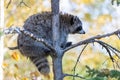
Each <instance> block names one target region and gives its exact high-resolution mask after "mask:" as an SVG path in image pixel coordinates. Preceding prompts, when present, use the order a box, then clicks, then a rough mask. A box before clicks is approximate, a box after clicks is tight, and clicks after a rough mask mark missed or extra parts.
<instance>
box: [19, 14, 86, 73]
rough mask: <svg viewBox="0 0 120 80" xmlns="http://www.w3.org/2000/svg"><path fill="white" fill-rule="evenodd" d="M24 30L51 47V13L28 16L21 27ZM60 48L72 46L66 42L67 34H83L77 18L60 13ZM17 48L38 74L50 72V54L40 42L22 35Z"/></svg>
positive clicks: (80, 23)
mask: <svg viewBox="0 0 120 80" xmlns="http://www.w3.org/2000/svg"><path fill="white" fill-rule="evenodd" d="M23 27H24V29H25V30H27V31H29V32H31V33H33V34H34V35H37V36H39V37H40V38H43V39H45V40H46V41H47V42H48V43H49V44H50V45H53V39H52V13H51V12H43V13H37V14H34V15H32V16H30V17H29V18H28V19H27V20H26V21H25V24H24V25H23ZM59 31H60V40H59V42H60V47H61V48H63V49H64V48H66V47H68V46H70V45H71V44H72V42H67V37H68V34H75V33H78V34H85V31H84V30H83V28H82V22H81V21H80V19H79V18H78V17H77V16H73V15H70V14H67V13H64V14H63V13H60V30H59ZM17 43H18V48H19V51H20V52H21V54H23V55H25V56H26V57H29V58H30V60H31V61H32V62H33V63H34V64H35V65H36V67H37V68H38V70H39V72H40V73H42V74H44V75H46V74H49V72H50V67H49V63H48V60H47V56H48V55H49V54H50V53H51V51H50V49H49V48H47V47H46V46H45V45H44V44H43V43H42V42H37V41H35V40H33V39H31V38H30V37H29V36H26V35H24V34H19V35H18V40H17Z"/></svg>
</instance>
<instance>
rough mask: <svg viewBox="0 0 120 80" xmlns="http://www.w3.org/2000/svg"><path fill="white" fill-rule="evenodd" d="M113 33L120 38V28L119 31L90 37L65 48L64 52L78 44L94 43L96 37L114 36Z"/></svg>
mask: <svg viewBox="0 0 120 80" xmlns="http://www.w3.org/2000/svg"><path fill="white" fill-rule="evenodd" d="M112 35H117V36H118V37H119V38H120V29H118V30H117V31H114V32H112V33H108V34H104V35H97V36H94V37H91V38H88V39H86V40H83V41H80V42H78V43H77V44H74V45H72V46H70V47H67V48H66V49H64V52H66V51H68V50H70V49H72V48H75V47H77V46H80V45H84V44H88V43H93V42H95V40H96V39H101V38H105V37H109V36H112ZM116 50H117V49H116Z"/></svg>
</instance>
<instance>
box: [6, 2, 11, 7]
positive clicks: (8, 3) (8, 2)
mask: <svg viewBox="0 0 120 80" xmlns="http://www.w3.org/2000/svg"><path fill="white" fill-rule="evenodd" d="M11 2H12V0H9V2H8V4H7V6H6V8H8V7H9V5H10V4H11Z"/></svg>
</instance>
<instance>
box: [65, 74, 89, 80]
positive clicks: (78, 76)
mask: <svg viewBox="0 0 120 80" xmlns="http://www.w3.org/2000/svg"><path fill="white" fill-rule="evenodd" d="M67 76H71V77H77V78H81V79H85V80H88V79H86V78H84V77H82V76H80V75H78V74H77V75H73V74H64V76H63V77H67Z"/></svg>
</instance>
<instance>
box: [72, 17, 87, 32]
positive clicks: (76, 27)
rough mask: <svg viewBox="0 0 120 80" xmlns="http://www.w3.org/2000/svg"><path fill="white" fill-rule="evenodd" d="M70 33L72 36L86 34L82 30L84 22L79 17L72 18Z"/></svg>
mask: <svg viewBox="0 0 120 80" xmlns="http://www.w3.org/2000/svg"><path fill="white" fill-rule="evenodd" d="M70 25H71V26H70V33H71V34H75V33H78V34H85V31H84V30H83V28H82V22H81V21H80V19H79V18H78V17H77V16H71V19H70Z"/></svg>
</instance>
